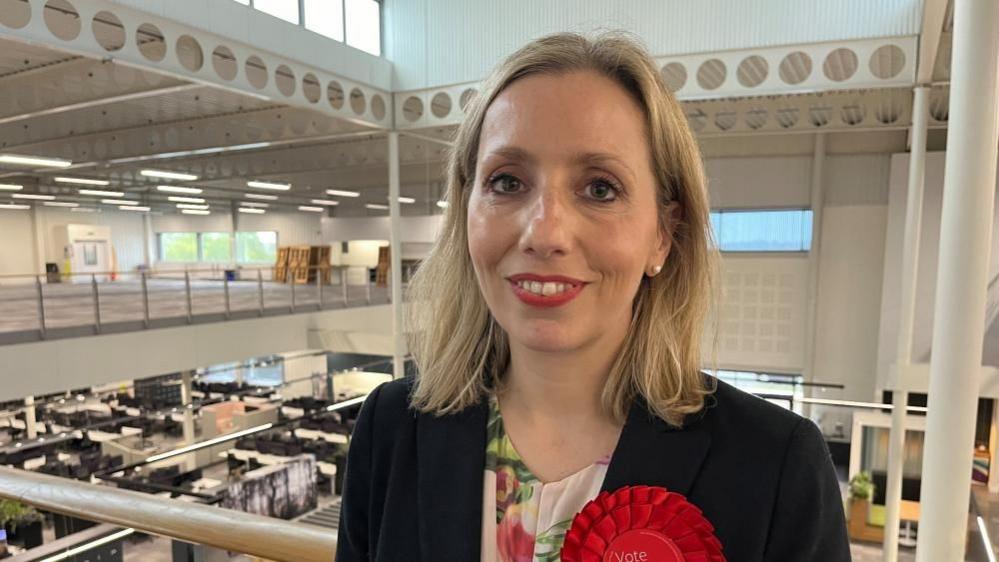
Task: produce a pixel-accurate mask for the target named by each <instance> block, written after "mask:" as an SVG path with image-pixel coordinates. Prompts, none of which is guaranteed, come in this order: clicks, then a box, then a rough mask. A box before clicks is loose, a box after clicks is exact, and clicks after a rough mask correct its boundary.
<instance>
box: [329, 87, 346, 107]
mask: <svg viewBox="0 0 999 562" xmlns="http://www.w3.org/2000/svg"><path fill="white" fill-rule="evenodd" d="M344 97H345V96H344V93H343V86H341V85H340V83H339V82H337V81H336V80H334V81H332V82H330V83H329V85H328V86H326V99H327V100H328V101H329V102H330V107H332V108H333V109H341V108H342V107H343V100H344Z"/></svg>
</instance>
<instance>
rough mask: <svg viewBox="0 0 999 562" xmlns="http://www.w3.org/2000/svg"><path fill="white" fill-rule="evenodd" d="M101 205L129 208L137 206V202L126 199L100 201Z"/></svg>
mask: <svg viewBox="0 0 999 562" xmlns="http://www.w3.org/2000/svg"><path fill="white" fill-rule="evenodd" d="M101 203H104V204H105V205H126V206H129V207H134V206H136V205H138V204H139V202H138V201H129V200H128V199H101Z"/></svg>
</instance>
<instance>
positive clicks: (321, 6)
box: [305, 0, 343, 42]
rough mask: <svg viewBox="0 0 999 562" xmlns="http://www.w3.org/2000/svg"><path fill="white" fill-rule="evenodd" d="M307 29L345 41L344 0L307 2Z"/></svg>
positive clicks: (313, 0)
mask: <svg viewBox="0 0 999 562" xmlns="http://www.w3.org/2000/svg"><path fill="white" fill-rule="evenodd" d="M305 27H306V28H307V29H311V30H312V31H315V32H316V33H319V34H320V35H325V36H326V37H329V38H331V39H336V40H337V41H341V42H342V41H343V0H305Z"/></svg>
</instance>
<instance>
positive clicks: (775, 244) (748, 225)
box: [711, 209, 812, 252]
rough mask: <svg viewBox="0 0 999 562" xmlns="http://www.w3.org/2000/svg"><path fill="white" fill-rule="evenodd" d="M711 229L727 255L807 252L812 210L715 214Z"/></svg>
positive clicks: (810, 233) (810, 232) (725, 212)
mask: <svg viewBox="0 0 999 562" xmlns="http://www.w3.org/2000/svg"><path fill="white" fill-rule="evenodd" d="M711 228H712V229H713V230H714V233H715V239H716V240H717V241H718V249H719V250H721V251H723V252H807V251H808V250H809V249H810V248H811V245H812V211H811V209H790V210H776V211H713V212H712V213H711Z"/></svg>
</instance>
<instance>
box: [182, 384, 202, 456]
mask: <svg viewBox="0 0 999 562" xmlns="http://www.w3.org/2000/svg"><path fill="white" fill-rule="evenodd" d="M193 377H194V371H190V370H188V371H183V372H181V373H180V381H181V382H180V401H181V403H182V404H183V408H184V410H183V411H184V424H183V431H184V444H185V445H192V444H194V442H195V440H196V437H195V436H194V410H193V409H191V408H188V407H187V405H188V404H190V403H191V400H192V398H191V379H192V378H193ZM197 467H198V465H197V455H196V454H195V453H189V454H188V455H187V469H188V470H194V469H195V468H197Z"/></svg>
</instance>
